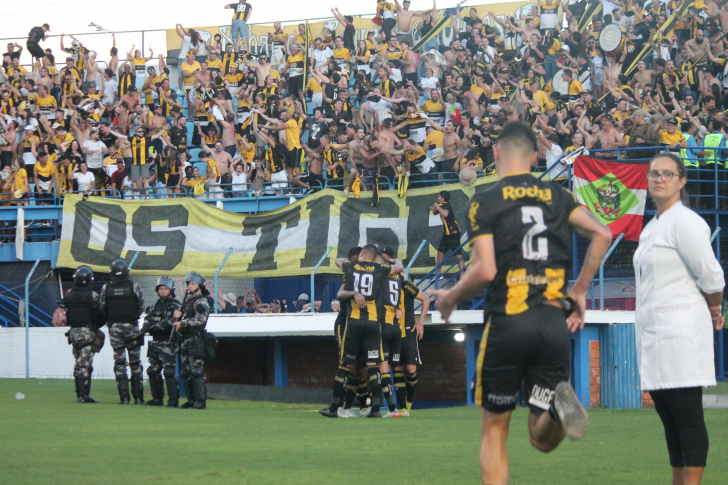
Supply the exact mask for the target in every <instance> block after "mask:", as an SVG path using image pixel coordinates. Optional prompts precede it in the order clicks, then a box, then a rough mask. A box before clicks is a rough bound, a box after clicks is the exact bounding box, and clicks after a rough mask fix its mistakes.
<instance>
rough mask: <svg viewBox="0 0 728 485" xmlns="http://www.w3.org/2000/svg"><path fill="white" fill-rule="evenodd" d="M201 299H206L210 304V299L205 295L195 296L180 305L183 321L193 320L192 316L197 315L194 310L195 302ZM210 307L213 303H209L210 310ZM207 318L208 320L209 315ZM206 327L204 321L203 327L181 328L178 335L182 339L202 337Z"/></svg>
mask: <svg viewBox="0 0 728 485" xmlns="http://www.w3.org/2000/svg"><path fill="white" fill-rule="evenodd" d="M202 298H207V302H208V303H210V299H209V298H208V297H207V296H206V295H197V296H194V297H192V298H190V299H189V300H186V301H185V302H184V303H182V308H181V312H182V319H183V320H187V319H189V318H194V316H195V315H197V310H195V303H197V301H198V300H200V299H202ZM212 305H213V303H210V308H212ZM208 318H210V315H209V314H208ZM206 326H207V321H205V324H204V325H198V326H195V327H182V329H181V331H180V333H181V334H182V337H183V338H191V337H196V336H199V335H202V333H203V332H204V330H205V327H206Z"/></svg>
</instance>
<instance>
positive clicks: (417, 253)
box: [404, 239, 427, 279]
mask: <svg viewBox="0 0 728 485" xmlns="http://www.w3.org/2000/svg"><path fill="white" fill-rule="evenodd" d="M425 244H427V239H423V240H422V242H421V243H420V247H418V248H417V251H415V255H414V256H412V259H410V262H409V264H408V265H407V268H406V269H405V270H404V277H405V279H409V272H410V268H411V267H412V265H413V264H415V260H416V259H417V256H419V255H420V251H422V248H424V247H425Z"/></svg>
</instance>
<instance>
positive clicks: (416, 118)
mask: <svg viewBox="0 0 728 485" xmlns="http://www.w3.org/2000/svg"><path fill="white" fill-rule="evenodd" d="M402 120H403V121H405V122H406V123H407V126H406V127H405V130H406V131H407V138H412V139H413V140H414V141H416V142H417V143H423V142H424V141H425V138H426V137H427V121H426V120H425V118H424V117H423V116H422V113H414V114H411V115H410V114H406V115H404V116H403V117H402Z"/></svg>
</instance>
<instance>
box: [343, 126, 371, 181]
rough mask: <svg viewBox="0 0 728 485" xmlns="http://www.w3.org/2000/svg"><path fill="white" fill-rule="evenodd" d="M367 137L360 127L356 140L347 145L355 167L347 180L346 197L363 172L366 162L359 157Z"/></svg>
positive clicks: (355, 136) (357, 130)
mask: <svg viewBox="0 0 728 485" xmlns="http://www.w3.org/2000/svg"><path fill="white" fill-rule="evenodd" d="M365 136H366V133H365V131H364V128H362V127H361V126H359V127H357V129H356V133H355V134H354V138H353V139H352V140H351V141H350V142H349V144H348V145H347V147H348V151H349V156H350V161H351V164H352V165H353V168H352V169H351V171H350V172H349V180H347V182H346V188H344V192H343V193H344V195H347V194H348V193H349V191H350V190H351V184H352V183H354V180H355V179H356V178H357V177H358V176H359V173H360V172H362V165H363V164H364V160H363V159H362V157H360V156H359V149H360V148H362V147H363V146H364V137H365ZM342 151H343V150H342Z"/></svg>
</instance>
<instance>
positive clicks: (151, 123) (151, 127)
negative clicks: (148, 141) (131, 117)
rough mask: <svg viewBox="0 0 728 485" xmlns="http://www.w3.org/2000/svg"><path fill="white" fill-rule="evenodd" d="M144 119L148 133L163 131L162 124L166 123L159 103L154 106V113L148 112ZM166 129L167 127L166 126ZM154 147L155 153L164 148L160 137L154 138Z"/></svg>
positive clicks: (160, 151) (153, 133) (154, 133)
mask: <svg viewBox="0 0 728 485" xmlns="http://www.w3.org/2000/svg"><path fill="white" fill-rule="evenodd" d="M146 121H147V123H146V125H147V129H148V131H149V134H150V135H156V134H157V133H159V132H161V131H164V125H166V124H167V120H166V118H165V117H164V116H162V105H161V104H158V105H157V106H156V107H155V108H154V113H149V115H147V120H146ZM167 129H169V127H167ZM154 149H155V150H157V153H162V150H163V149H164V144H163V142H162V139H161V138H157V139H156V140H154Z"/></svg>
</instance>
